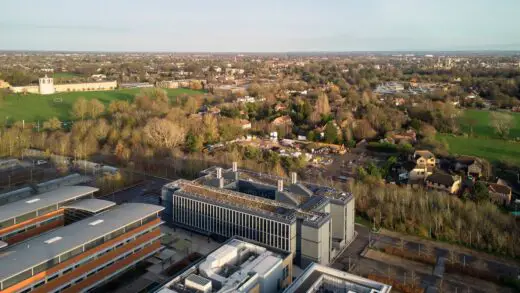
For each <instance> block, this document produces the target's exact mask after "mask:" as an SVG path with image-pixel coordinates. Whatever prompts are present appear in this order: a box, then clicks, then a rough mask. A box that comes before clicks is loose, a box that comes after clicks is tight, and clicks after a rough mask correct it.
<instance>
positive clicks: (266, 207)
mask: <svg viewBox="0 0 520 293" xmlns="http://www.w3.org/2000/svg"><path fill="white" fill-rule="evenodd" d="M172 184H174V185H175V184H176V185H177V186H178V187H180V188H181V191H184V192H187V193H189V194H192V195H195V196H199V197H207V198H209V199H212V200H214V201H217V202H224V203H227V204H230V205H235V206H239V207H244V208H246V209H254V210H259V211H263V212H266V213H270V214H274V215H284V214H287V211H291V210H294V207H291V206H290V205H286V204H283V203H280V202H277V201H273V200H268V199H264V198H260V197H256V196H253V195H249V194H245V193H240V192H235V191H231V190H228V189H220V188H214V187H210V186H205V185H200V184H198V183H195V182H191V181H187V180H184V179H179V180H176V181H174V182H173V183H172ZM282 210H283V213H282V214H280V211H282Z"/></svg>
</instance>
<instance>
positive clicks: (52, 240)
mask: <svg viewBox="0 0 520 293" xmlns="http://www.w3.org/2000/svg"><path fill="white" fill-rule="evenodd" d="M61 239H62V237H60V236H56V237H52V238H51V239H48V240H45V243H47V244H51V243H54V242H56V241H59V240H61Z"/></svg>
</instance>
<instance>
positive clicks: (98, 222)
mask: <svg viewBox="0 0 520 293" xmlns="http://www.w3.org/2000/svg"><path fill="white" fill-rule="evenodd" d="M103 222H104V221H103V220H95V221H94V222H90V223H88V224H89V225H90V226H96V225H99V224H101V223H103Z"/></svg>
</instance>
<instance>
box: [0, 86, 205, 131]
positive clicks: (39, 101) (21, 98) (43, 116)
mask: <svg viewBox="0 0 520 293" xmlns="http://www.w3.org/2000/svg"><path fill="white" fill-rule="evenodd" d="M140 90H141V89H121V90H114V91H98V92H70V93H58V94H53V95H38V94H28V95H20V94H12V95H8V96H7V97H5V98H4V100H3V101H2V102H1V103H0V124H4V123H5V122H6V120H8V121H9V122H13V121H21V120H25V121H26V122H36V121H45V120H47V119H49V118H52V117H58V119H60V120H62V121H66V120H70V111H71V109H72V105H73V104H74V102H75V101H76V100H77V99H78V98H79V97H84V98H85V99H87V100H89V99H94V98H96V99H98V100H99V101H101V102H102V103H104V104H105V105H108V104H109V103H110V102H111V101H113V100H127V101H131V100H133V98H134V96H135V95H136V94H137V93H139V92H140ZM166 91H167V92H168V96H170V98H171V97H175V96H179V95H182V94H187V95H193V94H201V93H202V92H201V91H194V90H190V89H167V90H166ZM59 100H61V102H59Z"/></svg>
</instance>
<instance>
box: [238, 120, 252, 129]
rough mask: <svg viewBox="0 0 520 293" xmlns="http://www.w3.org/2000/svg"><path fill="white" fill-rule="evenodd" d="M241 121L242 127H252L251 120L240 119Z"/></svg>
mask: <svg viewBox="0 0 520 293" xmlns="http://www.w3.org/2000/svg"><path fill="white" fill-rule="evenodd" d="M239 123H240V127H242V129H251V122H250V121H249V120H246V119H240V121H239Z"/></svg>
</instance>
